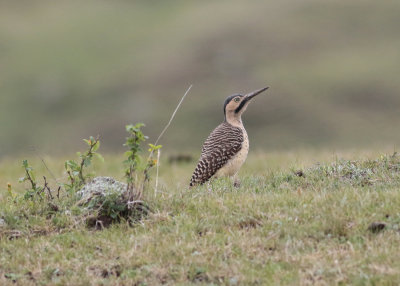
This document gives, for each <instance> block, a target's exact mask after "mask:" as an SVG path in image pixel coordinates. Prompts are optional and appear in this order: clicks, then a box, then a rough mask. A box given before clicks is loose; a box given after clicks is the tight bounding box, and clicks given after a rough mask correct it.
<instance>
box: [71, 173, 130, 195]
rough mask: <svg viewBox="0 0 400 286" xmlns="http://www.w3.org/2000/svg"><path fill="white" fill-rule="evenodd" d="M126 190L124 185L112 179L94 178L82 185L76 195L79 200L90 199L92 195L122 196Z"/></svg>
mask: <svg viewBox="0 0 400 286" xmlns="http://www.w3.org/2000/svg"><path fill="white" fill-rule="evenodd" d="M126 189H127V185H126V184H125V183H122V182H119V181H116V180H115V179H114V178H112V177H96V178H94V179H93V180H92V181H91V182H89V183H87V184H86V185H84V186H83V188H82V189H81V190H80V191H78V193H77V194H78V196H79V197H81V198H86V197H91V196H92V195H93V194H96V195H103V196H105V195H109V194H115V193H120V194H121V195H122V194H124V193H125V192H126Z"/></svg>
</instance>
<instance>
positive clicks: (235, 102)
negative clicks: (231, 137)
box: [224, 86, 269, 124]
mask: <svg viewBox="0 0 400 286" xmlns="http://www.w3.org/2000/svg"><path fill="white" fill-rule="evenodd" d="M268 88H269V86H267V87H264V88H262V89H259V90H256V91H253V92H250V93H248V94H246V95H242V94H234V95H231V96H229V97H228V98H227V99H226V100H225V103H224V115H225V121H227V122H228V123H231V124H232V123H233V122H240V118H241V115H242V114H243V112H244V111H245V110H246V108H247V106H248V105H249V102H250V101H251V100H252V99H253V98H254V97H255V96H256V95H258V94H260V93H261V92H263V91H265V90H267V89H268Z"/></svg>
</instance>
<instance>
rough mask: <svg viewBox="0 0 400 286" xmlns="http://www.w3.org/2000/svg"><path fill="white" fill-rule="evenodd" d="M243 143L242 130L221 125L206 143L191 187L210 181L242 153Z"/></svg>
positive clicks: (224, 123) (226, 124) (228, 125)
mask: <svg viewBox="0 0 400 286" xmlns="http://www.w3.org/2000/svg"><path fill="white" fill-rule="evenodd" d="M242 143H243V131H242V129H241V128H239V127H235V126H233V125H231V124H229V123H227V122H223V123H221V124H220V125H219V126H218V127H217V128H215V129H214V131H213V132H211V134H210V136H208V138H207V140H206V142H204V145H203V149H202V151H201V156H200V160H199V162H198V164H197V167H196V169H195V171H194V173H193V176H192V179H191V181H190V186H193V185H196V184H203V183H205V182H206V181H208V180H209V179H210V178H211V177H212V176H214V175H215V173H216V172H217V171H218V170H219V169H220V168H221V167H222V166H224V165H225V164H226V163H227V162H228V161H229V159H232V158H233V156H235V155H236V154H237V153H238V152H239V151H240V149H241V148H242Z"/></svg>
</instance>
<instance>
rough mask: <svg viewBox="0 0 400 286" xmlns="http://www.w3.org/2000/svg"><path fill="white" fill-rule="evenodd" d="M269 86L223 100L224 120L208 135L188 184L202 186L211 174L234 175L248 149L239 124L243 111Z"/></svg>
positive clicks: (244, 158) (216, 175)
mask: <svg viewBox="0 0 400 286" xmlns="http://www.w3.org/2000/svg"><path fill="white" fill-rule="evenodd" d="M267 89H268V87H264V88H262V89H259V90H256V91H253V92H251V93H249V94H246V95H241V94H235V95H231V96H229V97H228V98H227V99H226V100H225V103H224V116H225V120H224V122H222V123H221V124H220V125H218V126H217V128H215V129H214V131H213V132H211V134H210V135H209V136H208V138H207V140H206V141H205V142H204V145H203V149H202V151H201V156H200V160H199V162H198V164H197V167H196V169H195V170H194V173H193V175H192V179H191V180H190V186H194V185H201V184H203V183H205V182H207V181H208V180H209V179H210V178H211V177H224V176H229V177H235V176H236V174H237V172H238V171H239V169H240V167H241V166H242V164H243V163H244V161H245V160H246V158H247V153H248V152H249V138H248V136H247V132H246V129H244V126H243V123H242V114H243V112H244V111H245V110H246V108H247V106H248V104H249V102H250V101H251V100H252V99H253V98H254V97H255V96H256V95H257V94H259V93H261V92H263V91H265V90H267Z"/></svg>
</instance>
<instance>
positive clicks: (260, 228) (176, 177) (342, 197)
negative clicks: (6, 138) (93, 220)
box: [0, 151, 400, 285]
mask: <svg viewBox="0 0 400 286" xmlns="http://www.w3.org/2000/svg"><path fill="white" fill-rule="evenodd" d="M105 159H106V161H105V163H104V164H100V163H99V162H98V163H97V164H96V166H97V167H96V172H97V174H98V175H112V176H115V177H116V178H117V179H121V177H122V174H123V172H122V166H121V164H120V162H121V161H122V158H121V157H119V156H113V155H109V156H105ZM46 161H47V163H48V165H49V166H50V168H51V169H52V170H54V171H53V172H54V173H55V174H56V176H60V178H59V180H61V181H62V180H63V178H62V176H63V174H62V170H61V168H62V162H63V160H62V159H59V158H58V159H54V158H46ZM318 162H320V163H319V164H317V163H318ZM31 163H32V165H34V166H36V167H37V169H38V170H37V173H40V172H42V173H46V170H45V169H44V168H43V167H42V166H41V165H40V161H39V160H36V161H35V160H32V162H31ZM193 168H194V162H193V163H191V164H182V165H169V164H168V163H167V162H166V160H165V161H163V162H162V165H161V170H160V171H161V175H160V182H161V188H160V190H159V192H158V194H157V197H154V192H153V190H150V191H149V193H147V195H146V199H147V201H148V202H149V203H150V204H151V206H152V209H153V210H154V212H153V213H152V214H151V215H150V216H148V217H147V218H146V219H144V220H143V221H142V222H141V223H138V224H137V225H135V226H134V227H129V226H128V224H127V223H123V222H122V223H119V224H115V225H113V226H112V227H110V228H108V229H105V230H103V231H94V230H90V229H87V228H85V227H84V226H82V225H79V224H78V225H75V223H76V219H75V218H74V216H73V215H68V214H65V213H55V214H54V213H53V214H50V213H49V212H48V211H46V210H45V208H43V204H40V203H37V204H36V205H34V204H31V205H29V203H27V202H24V201H20V202H18V203H16V204H14V203H12V202H10V201H9V200H8V195H7V190H5V187H4V186H6V183H7V181H9V182H11V183H12V186H13V191H14V192H15V193H22V192H23V186H18V185H15V183H14V182H15V181H16V179H17V178H18V177H19V176H21V175H22V171H23V170H22V168H21V167H20V166H19V163H18V164H17V163H15V161H14V160H12V161H3V162H2V163H1V164H0V185H1V186H2V189H3V190H2V191H1V192H0V217H2V218H3V219H5V220H6V222H7V225H6V226H5V227H3V228H0V233H1V234H0V235H1V238H0V284H1V285H7V284H10V285H11V284H14V282H13V281H15V283H16V284H17V285H88V284H92V285H159V284H166V285H191V284H198V285H279V284H281V285H311V284H319V285H326V284H328V285H348V284H353V285H398V284H399V283H400V270H399V269H400V246H399V245H400V244H399V242H400V233H399V224H400V212H399V205H400V193H399V190H400V158H399V157H398V156H397V157H391V156H386V155H385V156H382V155H380V154H378V153H376V152H346V153H334V154H332V153H330V152H323V151H320V152H316V151H315V152H311V151H298V152H282V153H262V152H253V153H252V156H251V157H250V158H249V159H248V161H247V162H246V163H245V166H244V168H243V169H242V170H241V179H242V184H241V187H240V188H234V187H232V186H231V184H230V182H229V181H227V180H217V181H214V182H212V183H211V184H210V185H209V186H202V187H196V188H192V189H188V188H187V183H188V179H189V176H190V173H191V171H192V169H193ZM298 170H302V171H303V174H304V176H300V177H299V176H297V175H296V174H295V173H296V172H297V171H298ZM47 176H49V175H47ZM3 187H4V188H3ZM372 222H384V223H385V224H386V228H385V229H384V230H383V231H382V232H380V233H372V232H370V231H368V230H367V229H368V226H369V225H370V223H372Z"/></svg>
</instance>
